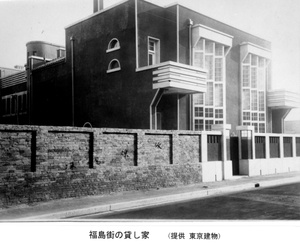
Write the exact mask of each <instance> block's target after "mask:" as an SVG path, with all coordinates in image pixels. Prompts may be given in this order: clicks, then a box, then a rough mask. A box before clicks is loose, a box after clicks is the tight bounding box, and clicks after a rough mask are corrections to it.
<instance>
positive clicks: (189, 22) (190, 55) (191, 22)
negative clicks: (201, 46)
mask: <svg viewBox="0 0 300 244" xmlns="http://www.w3.org/2000/svg"><path fill="white" fill-rule="evenodd" d="M193 24H194V22H193V21H192V20H191V19H188V27H189V65H192V62H193V59H192V57H193V48H192V26H193Z"/></svg>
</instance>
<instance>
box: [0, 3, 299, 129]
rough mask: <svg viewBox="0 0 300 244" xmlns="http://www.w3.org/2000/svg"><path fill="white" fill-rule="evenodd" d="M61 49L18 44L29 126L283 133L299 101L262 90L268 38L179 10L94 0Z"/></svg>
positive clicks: (267, 83)
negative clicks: (24, 58) (23, 54)
mask: <svg viewBox="0 0 300 244" xmlns="http://www.w3.org/2000/svg"><path fill="white" fill-rule="evenodd" d="M249 21H250V20H249ZM31 44H32V43H31ZM43 44H45V43H43ZM29 46H30V45H29ZM42 46H43V45H42ZM65 47H66V49H65V56H64V55H61V54H60V53H61V52H64V50H63V49H61V48H62V47H58V46H54V49H53V50H55V52H57V53H56V55H54V56H49V57H47V55H46V56H45V54H46V53H48V52H50V53H52V54H53V52H54V51H53V50H52V51H49V50H46V49H43V50H44V52H43V53H38V50H33V49H32V48H29V47H28V46H27V49H28V52H29V55H28V57H29V60H30V61H29V62H28V65H27V81H26V82H27V86H26V92H27V94H28V108H29V110H28V123H30V124H41V125H75V126H83V125H84V124H85V123H87V122H89V123H90V124H91V125H92V126H94V127H117V128H140V129H167V130H201V131H202V130H211V128H212V125H216V124H224V125H225V124H230V125H231V128H232V130H233V131H235V128H236V127H237V126H239V125H244V126H254V128H255V131H256V132H260V133H265V132H283V129H282V128H283V120H284V118H285V116H286V114H287V113H288V112H289V111H290V109H292V108H294V107H297V106H299V95H297V94H293V93H291V92H286V91H272V90H271V87H272V86H271V78H272V77H271V66H272V60H271V43H270V42H269V41H267V40H264V39H262V38H259V37H256V36H253V35H251V34H249V33H246V32H244V31H241V30H238V29H236V28H234V27H231V26H228V25H226V24H225V23H222V22H219V21H217V20H215V19H212V18H210V17H207V16H204V15H202V14H200V13H198V12H196V11H194V10H191V9H188V8H186V7H184V6H181V5H179V4H173V5H170V6H167V7H160V6H157V5H154V4H152V3H149V2H147V1H143V0H141V1H138V0H128V1H122V2H120V3H119V4H117V5H114V6H112V7H109V8H106V9H103V3H102V1H97V0H95V1H94V13H93V14H92V15H91V16H88V17H87V18H85V19H83V20H80V21H78V22H76V23H73V24H71V25H69V26H67V27H66V46H65ZM60 50H63V51H60ZM34 51H36V53H34ZM37 56H38V57H39V58H38V57H37ZM33 57H35V59H34V58H33ZM38 59H40V61H39V64H38V65H35V63H34V62H35V61H33V60H38ZM46 61H49V62H47V63H45V62H46ZM40 62H44V63H40ZM41 64H42V65H41ZM4 99H5V98H4ZM2 102H3V98H2ZM2 122H3V120H2Z"/></svg>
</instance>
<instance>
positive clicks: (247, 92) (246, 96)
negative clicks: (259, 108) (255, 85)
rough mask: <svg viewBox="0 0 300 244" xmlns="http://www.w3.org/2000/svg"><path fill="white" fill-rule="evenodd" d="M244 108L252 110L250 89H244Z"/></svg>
mask: <svg viewBox="0 0 300 244" xmlns="http://www.w3.org/2000/svg"><path fill="white" fill-rule="evenodd" d="M243 110H250V90H249V89H243Z"/></svg>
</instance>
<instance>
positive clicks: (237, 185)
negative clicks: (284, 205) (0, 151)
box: [0, 172, 300, 222]
mask: <svg viewBox="0 0 300 244" xmlns="http://www.w3.org/2000/svg"><path fill="white" fill-rule="evenodd" d="M296 182H300V172H290V173H282V174H275V175H265V176H255V177H248V176H234V177H233V179H231V180H226V181H220V182H209V183H200V184H196V185H188V186H182V187H174V188H166V189H157V190H149V191H134V192H123V193H118V194H111V195H106V196H89V197H82V198H68V199H61V200H55V201H50V202H46V203H39V204H37V205H35V206H22V207H14V208H9V209H5V210H0V221H5V222H6V221H49V220H50V221H52V220H54V221H59V220H61V219H65V218H71V217H75V216H80V215H87V214H93V213H101V212H109V211H117V210H126V209H133V208H138V207H147V206H152V205H157V204H163V203H172V202H176V201H184V200H191V199H196V198H201V197H207V196H214V195H218V194H228V193H233V192H238V191H243V190H251V189H255V188H260V187H270V186H276V185H283V184H289V183H296Z"/></svg>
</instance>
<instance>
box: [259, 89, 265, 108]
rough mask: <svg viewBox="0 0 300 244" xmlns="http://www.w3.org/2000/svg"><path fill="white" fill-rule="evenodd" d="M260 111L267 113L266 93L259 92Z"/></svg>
mask: <svg viewBox="0 0 300 244" xmlns="http://www.w3.org/2000/svg"><path fill="white" fill-rule="evenodd" d="M258 103H259V111H265V94H264V92H261V91H260V92H259V101H258Z"/></svg>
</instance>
